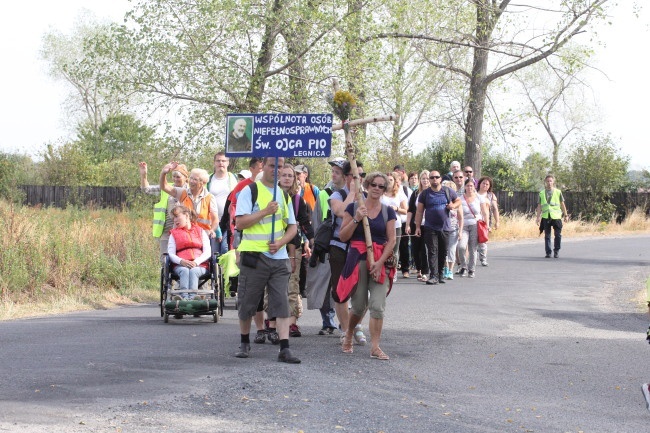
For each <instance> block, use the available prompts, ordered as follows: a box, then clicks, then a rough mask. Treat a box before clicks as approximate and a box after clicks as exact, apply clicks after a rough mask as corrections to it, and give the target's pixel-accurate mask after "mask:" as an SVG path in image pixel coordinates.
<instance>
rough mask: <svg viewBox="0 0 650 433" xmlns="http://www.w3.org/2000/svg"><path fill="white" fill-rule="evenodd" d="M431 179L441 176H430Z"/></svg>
mask: <svg viewBox="0 0 650 433" xmlns="http://www.w3.org/2000/svg"><path fill="white" fill-rule="evenodd" d="M429 179H440V176H429Z"/></svg>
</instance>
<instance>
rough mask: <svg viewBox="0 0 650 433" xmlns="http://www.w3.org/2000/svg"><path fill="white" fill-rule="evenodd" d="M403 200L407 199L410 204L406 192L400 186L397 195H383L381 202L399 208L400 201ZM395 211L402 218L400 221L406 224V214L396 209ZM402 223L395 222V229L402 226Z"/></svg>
mask: <svg viewBox="0 0 650 433" xmlns="http://www.w3.org/2000/svg"><path fill="white" fill-rule="evenodd" d="M403 201H406V202H407V204H408V198H407V197H406V195H405V194H404V191H403V190H402V188H400V189H399V191H397V195H395V196H394V197H388V196H387V195H386V194H384V195H382V196H381V203H382V204H385V205H386V206H389V207H390V206H395V207H396V208H399V206H400V203H401V202H403ZM395 213H396V214H397V216H398V217H399V218H400V222H401V223H402V224H404V223H405V222H406V214H404V215H402V214H400V213H397V211H395ZM402 224H395V229H398V228H402Z"/></svg>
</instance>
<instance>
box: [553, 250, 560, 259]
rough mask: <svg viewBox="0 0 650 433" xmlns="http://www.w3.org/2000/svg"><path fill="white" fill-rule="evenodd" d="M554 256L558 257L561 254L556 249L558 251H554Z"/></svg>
mask: <svg viewBox="0 0 650 433" xmlns="http://www.w3.org/2000/svg"><path fill="white" fill-rule="evenodd" d="M553 257H554V258H556V259H557V258H558V257H560V255H559V253H558V252H557V251H556V252H554V253H553Z"/></svg>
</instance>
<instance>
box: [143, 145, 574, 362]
mask: <svg viewBox="0 0 650 433" xmlns="http://www.w3.org/2000/svg"><path fill="white" fill-rule="evenodd" d="M228 164H229V161H228V158H227V157H226V156H225V154H224V153H223V152H219V153H217V154H216V155H215V158H214V166H215V171H214V173H212V174H211V175H208V173H207V172H206V171H205V170H202V169H193V170H192V171H191V172H189V173H188V171H187V168H186V167H185V166H184V165H182V164H178V163H176V162H172V163H169V164H166V165H165V166H164V167H163V168H162V170H161V172H160V177H159V185H157V186H150V185H149V184H148V180H147V166H146V164H145V163H141V164H140V174H141V187H142V189H143V190H144V191H145V192H147V193H151V194H160V201H159V202H158V203H157V204H156V206H155V209H154V224H153V227H154V228H153V234H154V236H156V237H158V238H159V239H160V251H161V253H168V254H169V256H170V259H171V260H172V262H173V263H174V264H175V265H176V266H175V268H174V272H175V273H176V274H177V275H179V278H180V281H179V284H180V286H181V290H184V289H190V290H191V289H193V288H196V286H197V284H198V278H199V277H200V276H201V275H202V274H203V273H204V272H205V268H206V260H207V258H209V254H210V251H215V250H216V251H218V252H219V253H221V254H226V253H228V251H230V250H233V253H234V254H236V255H237V259H236V260H237V265H238V268H239V276H238V282H237V292H236V296H237V298H238V299H237V304H238V317H239V327H240V345H239V349H238V351H237V352H236V354H235V356H236V357H238V358H248V357H250V356H251V340H252V342H253V343H257V344H263V343H265V342H266V341H267V340H268V341H270V342H271V343H272V344H278V345H279V346H280V350H279V354H278V360H279V361H281V362H286V363H300V362H301V361H300V359H299V358H298V357H296V356H295V355H294V354H293V353H292V351H291V349H290V348H289V338H290V337H299V336H301V330H300V327H299V326H298V319H299V318H300V317H301V315H302V313H303V302H302V299H303V296H304V297H306V298H307V308H308V309H319V310H320V313H321V319H322V327H321V329H320V331H319V335H332V334H334V333H335V332H336V330H339V336H340V340H341V350H342V352H344V353H346V354H352V353H354V347H355V343H356V345H357V346H363V345H365V344H366V343H367V339H366V336H365V334H364V332H363V329H362V328H361V322H362V321H363V319H364V316H365V315H366V313H368V315H369V322H368V323H369V325H368V329H369V332H370V356H371V357H372V358H374V359H378V360H388V359H389V356H388V355H387V354H386V353H385V352H384V351H383V350H382V349H381V347H380V342H381V332H382V328H383V320H384V312H385V308H386V298H387V296H388V295H389V293H390V290H391V288H392V284H393V282H394V281H395V280H396V278H397V275H399V273H400V272H401V274H402V277H403V278H410V277H411V275H410V267H411V260H410V259H411V257H409V256H412V259H413V263H414V267H415V270H416V272H417V277H418V279H419V280H420V281H422V282H425V283H426V284H429V285H435V284H441V283H445V280H451V279H453V276H454V272H455V274H456V275H458V276H461V277H464V276H467V277H469V278H473V277H474V276H475V274H476V264H477V262H480V263H481V264H482V265H483V266H487V246H486V245H484V244H483V245H482V244H479V243H478V236H477V228H476V226H477V223H478V221H481V220H482V221H486V222H487V223H488V227H489V229H490V230H493V229H496V228H498V225H499V212H498V203H497V200H496V196H495V194H494V192H493V191H492V187H493V183H492V179H491V178H489V177H482V178H480V179H478V180H476V179H474V177H473V170H472V168H471V167H469V166H468V167H465V169H464V170H460V163H458V162H457V161H454V162H452V164H451V166H450V170H449V172H448V173H446V174H445V175H444V176H443V175H441V174H440V172H438V171H436V170H431V171H428V170H425V171H422V172H421V173H410V174H408V175H407V174H406V170H404V167H403V166H402V165H397V166H395V167H394V170H393V171H392V172H390V173H388V174H385V173H382V172H371V173H368V174H366V173H365V171H364V168H363V164H362V163H361V162H359V161H356V163H355V165H356V167H357V169H356V170H354V169H353V165H351V164H350V162H349V161H347V160H345V159H344V158H335V159H333V160H331V161H329V165H330V167H331V179H330V182H329V183H328V185H327V187H326V188H323V189H319V188H317V187H316V186H315V185H312V184H311V183H310V181H309V168H308V167H307V166H305V165H296V166H293V165H291V164H289V163H287V162H285V161H284V158H275V157H268V158H251V160H250V161H249V170H242V171H241V172H240V173H239V176H238V177H239V179H237V177H236V176H235V175H233V174H232V173H230V172H228V171H227V168H228ZM276 170H277V173H278V174H277V176H278V177H277V178H276V174H275V173H276ZM169 173H171V174H172V178H173V180H174V184H173V185H169V184H168V183H167V175H168V174H169ZM361 182H362V186H360V185H359V184H360V183H361ZM358 185H359V186H358ZM540 196H541V193H540ZM560 198H561V194H560ZM557 199H558V198H557V197H556V196H552V197H549V199H548V202H549V203H553V202H554V201H555V200H557ZM562 206H563V201H562ZM564 211H565V213H566V210H565V208H564ZM542 216H544V215H542ZM555 225H557V224H555ZM364 226H366V227H364ZM549 230H550V227H549ZM549 233H550V231H549ZM368 234H369V238H368ZM549 236H550V235H549ZM556 242H557V232H556ZM409 247H410V248H409ZM557 249H559V243H557ZM409 253H411V254H409ZM556 256H557V254H556ZM265 317H266V319H265ZM336 320H338V324H337V323H336ZM253 322H254V323H255V326H256V328H257V329H256V333H255V334H254V336H253V338H251V331H252V324H253Z"/></svg>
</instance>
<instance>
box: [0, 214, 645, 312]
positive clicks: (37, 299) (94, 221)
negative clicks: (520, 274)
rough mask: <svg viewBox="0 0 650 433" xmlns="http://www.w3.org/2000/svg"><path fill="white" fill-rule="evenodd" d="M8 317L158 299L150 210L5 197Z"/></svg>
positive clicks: (591, 226)
mask: <svg viewBox="0 0 650 433" xmlns="http://www.w3.org/2000/svg"><path fill="white" fill-rule="evenodd" d="M0 221H2V222H3V224H2V225H0V320H6V319H13V318H18V317H28V316H40V315H49V314H59V313H64V312H70V311H78V310H91V309H104V308H110V307H113V306H116V305H122V304H128V303H134V302H153V301H155V300H157V299H158V290H159V287H158V285H159V281H158V276H159V269H160V268H159V264H158V247H157V245H156V242H155V240H154V239H153V238H152V236H151V220H150V217H149V213H148V212H147V213H146V214H145V215H139V214H137V213H132V212H119V211H112V210H79V209H69V210H60V209H39V208H28V207H14V206H12V205H10V204H8V203H6V202H0ZM624 233H628V234H634V233H650V220H648V219H647V218H646V217H645V215H644V214H643V213H641V212H634V213H632V214H631V215H630V216H629V217H628V218H627V219H626V220H625V221H624V222H623V223H622V224H615V223H614V222H610V223H586V222H584V221H571V222H569V223H567V224H565V226H564V229H563V234H564V235H565V236H567V237H576V236H606V235H610V234H616V235H619V234H624ZM538 237H539V230H538V227H537V225H536V224H535V221H534V218H530V217H527V216H524V215H510V216H505V217H503V218H502V220H501V226H500V228H499V230H496V231H494V232H493V233H492V234H491V240H493V241H497V242H499V241H502V242H503V241H509V240H514V239H527V238H530V239H535V238H538Z"/></svg>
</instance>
